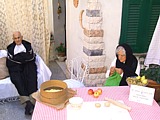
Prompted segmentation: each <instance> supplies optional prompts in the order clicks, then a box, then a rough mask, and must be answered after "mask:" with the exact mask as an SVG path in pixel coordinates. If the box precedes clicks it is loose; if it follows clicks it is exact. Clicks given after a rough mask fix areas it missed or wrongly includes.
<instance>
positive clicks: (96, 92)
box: [93, 90, 99, 98]
mask: <svg viewBox="0 0 160 120" xmlns="http://www.w3.org/2000/svg"><path fill="white" fill-rule="evenodd" d="M93 96H94V97H95V98H98V97H99V92H98V91H97V90H96V91H95V92H94V94H93Z"/></svg>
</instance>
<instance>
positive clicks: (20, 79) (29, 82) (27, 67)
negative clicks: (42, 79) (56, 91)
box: [10, 61, 37, 96]
mask: <svg viewBox="0 0 160 120" xmlns="http://www.w3.org/2000/svg"><path fill="white" fill-rule="evenodd" d="M10 78H11V81H12V83H13V84H14V85H15V87H16V88H17V91H18V93H19V95H20V96H29V95H30V94H32V93H33V92H36V91H37V66H36V64H35V62H34V61H31V62H27V63H24V64H18V65H17V70H16V71H12V72H11V71H10Z"/></svg>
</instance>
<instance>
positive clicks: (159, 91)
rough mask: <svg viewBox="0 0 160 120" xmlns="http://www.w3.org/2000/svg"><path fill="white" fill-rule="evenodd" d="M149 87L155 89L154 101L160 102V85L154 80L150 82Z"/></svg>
mask: <svg viewBox="0 0 160 120" xmlns="http://www.w3.org/2000/svg"><path fill="white" fill-rule="evenodd" d="M147 87H151V88H155V94H154V99H155V101H157V102H160V84H158V83H157V82H155V81H153V80H148V85H147Z"/></svg>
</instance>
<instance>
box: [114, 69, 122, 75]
mask: <svg viewBox="0 0 160 120" xmlns="http://www.w3.org/2000/svg"><path fill="white" fill-rule="evenodd" d="M115 71H116V72H117V73H119V74H120V75H121V74H122V73H123V70H122V69H121V68H115Z"/></svg>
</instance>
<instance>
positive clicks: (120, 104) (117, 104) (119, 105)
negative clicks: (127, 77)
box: [104, 97, 131, 111]
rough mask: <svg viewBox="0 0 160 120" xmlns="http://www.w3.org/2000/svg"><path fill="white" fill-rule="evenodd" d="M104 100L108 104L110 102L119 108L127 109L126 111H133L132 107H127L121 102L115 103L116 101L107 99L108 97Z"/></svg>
mask: <svg viewBox="0 0 160 120" xmlns="http://www.w3.org/2000/svg"><path fill="white" fill-rule="evenodd" d="M104 99H105V100H107V101H108V102H110V103H112V104H114V105H116V106H118V107H121V108H124V109H126V110H128V111H130V110H131V107H129V106H127V105H125V104H123V103H121V102H118V101H115V100H113V99H110V98H107V97H105V98H104Z"/></svg>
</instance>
